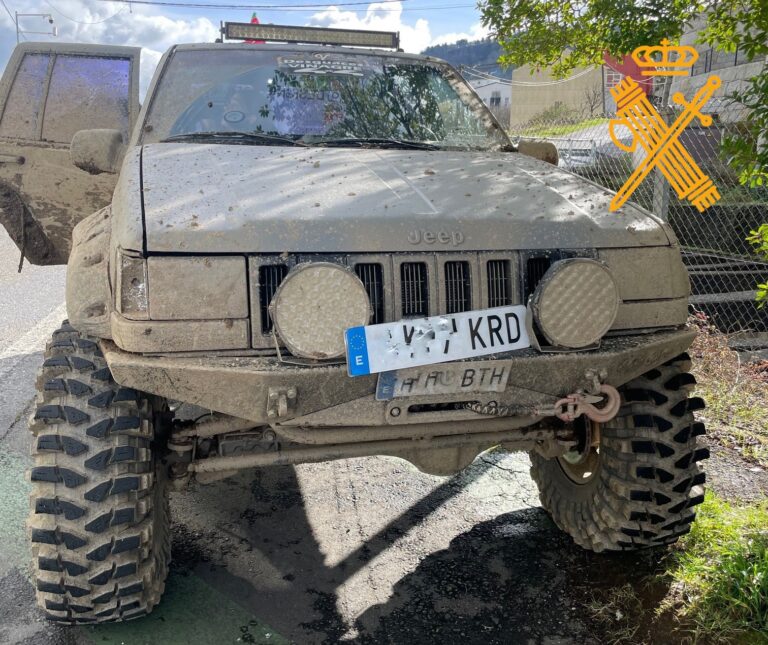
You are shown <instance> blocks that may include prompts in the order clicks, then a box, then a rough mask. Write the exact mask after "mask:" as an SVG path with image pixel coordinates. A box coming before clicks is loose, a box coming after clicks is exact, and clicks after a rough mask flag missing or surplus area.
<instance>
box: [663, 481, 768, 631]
mask: <svg viewBox="0 0 768 645" xmlns="http://www.w3.org/2000/svg"><path fill="white" fill-rule="evenodd" d="M666 575H667V576H669V577H670V578H671V579H672V581H673V584H672V589H673V590H674V595H676V596H678V597H677V598H673V599H672V601H673V602H674V601H678V602H680V601H682V604H681V605H680V607H679V609H678V611H677V613H678V615H679V616H680V618H682V619H683V620H684V621H685V622H689V623H690V624H691V626H692V631H693V636H694V638H695V639H705V640H709V641H725V642H739V643H742V642H743V643H767V642H768V501H764V502H763V503H761V504H756V505H755V504H752V505H735V504H731V503H729V502H727V501H725V500H723V499H721V498H719V497H717V495H715V494H714V493H707V496H706V498H705V500H704V503H703V504H702V505H701V506H700V507H699V511H698V514H697V518H696V522H695V523H694V524H693V527H692V529H691V532H690V534H688V535H687V536H685V538H683V540H681V543H680V547H679V548H677V549H676V550H675V551H673V552H671V553H670V555H669V557H668V567H667V573H666Z"/></svg>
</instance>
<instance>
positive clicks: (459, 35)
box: [429, 22, 491, 45]
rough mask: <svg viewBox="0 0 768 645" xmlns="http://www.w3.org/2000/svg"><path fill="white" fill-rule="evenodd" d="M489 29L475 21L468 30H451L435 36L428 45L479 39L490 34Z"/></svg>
mask: <svg viewBox="0 0 768 645" xmlns="http://www.w3.org/2000/svg"><path fill="white" fill-rule="evenodd" d="M490 33H491V32H490V30H489V29H488V28H487V27H484V26H483V25H482V24H481V23H479V22H478V23H476V24H474V25H472V26H471V27H470V28H469V32H468V33H467V32H462V31H459V32H452V33H448V34H442V35H441V36H436V37H435V38H434V40H432V42H431V43H429V44H430V45H447V44H450V43H455V42H456V41H459V40H480V39H481V38H485V37H486V36H488V34H490Z"/></svg>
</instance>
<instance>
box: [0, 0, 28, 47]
mask: <svg viewBox="0 0 768 645" xmlns="http://www.w3.org/2000/svg"><path fill="white" fill-rule="evenodd" d="M0 4H2V5H3V9H5V13H7V14H8V17H9V18H10V19H11V22H12V23H13V24H14V25H16V18H14V16H13V14H12V13H11V10H10V9H9V8H8V5H6V4H5V2H4V0H0ZM18 29H19V27H18V25H16V30H17V31H18ZM19 36H21V37H22V38H23V39H24V40H26V39H27V37H26V36H25V35H24V33H23V32H21V31H19Z"/></svg>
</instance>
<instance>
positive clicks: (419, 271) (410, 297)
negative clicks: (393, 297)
mask: <svg viewBox="0 0 768 645" xmlns="http://www.w3.org/2000/svg"><path fill="white" fill-rule="evenodd" d="M427 279H428V276H427V265H426V264H425V263H424V262H403V264H401V265H400V297H401V302H402V314H403V318H409V317H420V316H428V315H429V286H428V284H427Z"/></svg>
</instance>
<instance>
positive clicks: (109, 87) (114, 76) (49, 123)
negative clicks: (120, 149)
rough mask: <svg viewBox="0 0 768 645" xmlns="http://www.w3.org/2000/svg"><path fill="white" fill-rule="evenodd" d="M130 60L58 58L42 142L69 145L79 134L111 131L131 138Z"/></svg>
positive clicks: (80, 57) (88, 57) (63, 56)
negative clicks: (79, 131)
mask: <svg viewBox="0 0 768 645" xmlns="http://www.w3.org/2000/svg"><path fill="white" fill-rule="evenodd" d="M130 71H131V62H130V60H129V59H128V58H103V57H93V56H69V55H59V56H57V57H56V61H55V62H54V65H53V73H52V76H51V85H50V88H49V89H48V100H47V101H46V108H45V119H44V121H43V139H44V140H46V141H56V142H59V143H70V142H71V141H72V136H73V135H74V134H75V132H77V131H78V130H90V129H94V128H109V129H113V130H120V131H121V132H122V133H123V137H124V139H127V138H128V124H129V122H128V107H129V106H128V97H129V96H130V88H129V85H130Z"/></svg>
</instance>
